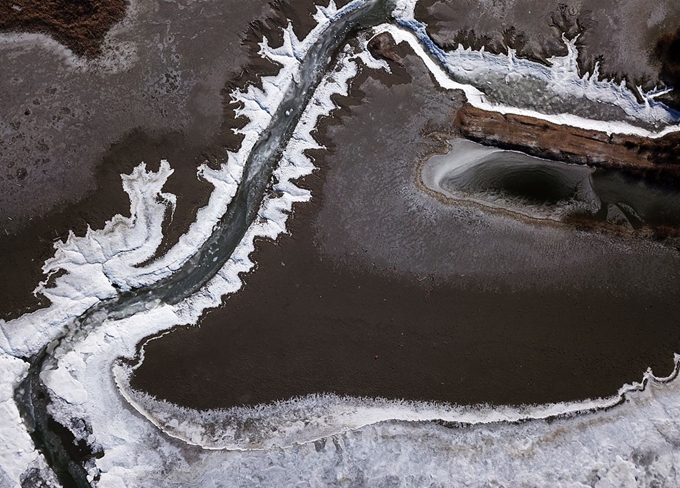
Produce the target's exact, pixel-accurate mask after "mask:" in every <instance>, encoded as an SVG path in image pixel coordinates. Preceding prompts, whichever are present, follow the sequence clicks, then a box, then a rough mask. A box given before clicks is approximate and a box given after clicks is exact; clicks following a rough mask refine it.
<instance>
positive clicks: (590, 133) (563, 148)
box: [454, 105, 680, 181]
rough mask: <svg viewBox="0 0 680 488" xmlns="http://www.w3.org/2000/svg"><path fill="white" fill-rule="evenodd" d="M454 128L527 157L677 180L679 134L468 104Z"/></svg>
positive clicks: (679, 172) (679, 169)
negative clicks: (567, 122)
mask: <svg viewBox="0 0 680 488" xmlns="http://www.w3.org/2000/svg"><path fill="white" fill-rule="evenodd" d="M454 126H455V128H456V129H457V131H458V132H459V133H460V134H461V135H462V136H464V137H466V138H468V139H471V140H474V141H477V142H481V143H484V144H487V145H492V146H497V147H500V148H503V149H515V150H520V151H523V152H525V153H527V154H531V155H533V156H538V157H542V158H546V159H553V160H559V161H565V162H567V163H574V164H589V165H593V166H599V167H603V168H609V169H618V170H623V171H626V172H629V173H633V174H636V175H638V176H644V177H647V178H653V179H663V180H669V181H670V180H675V181H680V133H675V134H669V135H667V136H664V137H661V138H658V139H649V138H644V137H639V136H632V135H620V134H612V135H611V136H609V135H607V134H606V133H604V132H598V131H594V130H585V129H579V128H575V127H568V126H564V125H559V124H554V123H550V122H546V121H544V120H540V119H535V118H532V117H526V116H522V115H503V114H500V113H497V112H490V111H485V110H481V109H478V108H475V107H472V106H471V105H466V106H465V107H463V109H461V110H460V111H459V112H458V113H457V115H456V117H455V120H454Z"/></svg>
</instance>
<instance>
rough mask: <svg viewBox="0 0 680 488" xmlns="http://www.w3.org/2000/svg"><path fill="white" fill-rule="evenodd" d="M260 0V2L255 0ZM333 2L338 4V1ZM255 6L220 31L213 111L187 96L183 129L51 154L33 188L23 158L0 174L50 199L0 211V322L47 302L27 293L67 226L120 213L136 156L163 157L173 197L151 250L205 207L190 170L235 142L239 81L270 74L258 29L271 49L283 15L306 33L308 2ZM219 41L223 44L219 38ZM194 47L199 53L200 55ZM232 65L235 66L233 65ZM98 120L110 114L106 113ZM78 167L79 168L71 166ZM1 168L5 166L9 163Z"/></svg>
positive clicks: (213, 162)
mask: <svg viewBox="0 0 680 488" xmlns="http://www.w3.org/2000/svg"><path fill="white" fill-rule="evenodd" d="M261 3H262V4H263V5H265V2H261ZM342 3H344V2H340V4H342ZM263 5H259V4H255V3H254V4H253V5H252V6H251V7H249V8H248V9H247V8H241V10H243V12H239V16H238V17H237V16H234V21H238V20H239V19H240V18H241V17H243V16H244V15H246V16H248V15H249V16H250V17H249V20H248V21H246V22H244V23H243V24H238V25H234V26H232V29H233V31H234V32H230V33H229V36H228V37H232V36H233V37H235V38H237V37H238V36H240V40H236V41H234V42H232V43H231V44H229V46H228V49H229V50H230V51H232V52H233V56H232V60H231V63H232V64H233V65H232V66H228V67H226V68H224V67H220V69H221V70H225V71H227V72H229V73H230V74H229V75H228V77H226V78H223V79H221V80H218V81H216V82H215V81H211V83H213V84H215V83H219V84H220V86H221V90H218V91H217V93H216V95H217V96H215V97H214V98H213V99H211V100H210V101H209V103H210V104H211V105H216V106H218V107H220V108H221V113H217V114H215V115H214V116H212V117H209V116H208V115H209V114H207V113H206V110H205V108H204V107H203V106H202V105H204V104H205V103H206V102H205V101H203V100H202V99H201V98H200V97H198V98H197V99H196V100H193V99H192V100H191V103H189V102H183V103H186V104H187V106H188V108H189V110H194V111H196V112H198V113H199V114H200V115H199V116H197V117H196V118H195V120H194V124H193V125H192V126H191V127H189V128H186V127H184V125H183V124H185V123H186V120H183V121H180V123H179V124H173V123H171V122H170V121H168V123H167V126H166V127H165V128H156V129H153V130H149V129H147V128H145V127H144V126H143V125H142V126H140V127H138V128H135V129H132V130H130V131H129V132H127V133H125V134H124V135H122V136H121V137H120V138H119V139H117V140H115V142H113V143H112V144H110V145H109V146H108V147H107V148H106V150H105V151H104V152H103V155H102V156H101V158H100V159H99V160H95V161H92V162H89V161H82V160H77V158H76V157H74V154H71V153H68V154H56V156H57V157H58V158H63V160H62V161H61V162H60V166H61V168H60V169H59V171H57V172H55V173H54V174H49V175H48V176H47V177H46V181H45V182H40V184H39V185H35V181H34V180H33V175H34V174H35V168H31V167H30V165H29V166H28V167H29V171H28V172H26V170H25V169H23V170H22V171H23V172H22V174H21V177H17V178H14V179H13V180H12V181H10V180H9V179H7V178H5V179H4V180H3V179H2V178H0V181H4V184H5V185H8V188H10V189H12V190H13V191H18V192H19V194H20V195H21V197H20V198H22V199H24V200H29V199H31V200H40V199H42V198H43V197H44V196H45V195H51V196H50V198H48V201H53V202H56V204H54V203H53V204H51V205H49V206H48V210H47V211H44V212H42V213H39V214H38V215H35V214H34V215H32V216H30V213H29V214H28V215H24V213H26V212H25V211H24V210H23V209H22V205H20V204H17V202H15V205H13V207H14V208H11V209H10V208H9V207H10V206H12V205H11V203H10V202H8V203H10V205H8V208H5V209H4V210H5V212H6V213H7V214H8V217H7V219H8V220H7V221H6V226H5V229H4V232H2V231H1V230H0V256H2V272H3V276H4V279H3V280H1V281H0V296H2V297H3V299H2V300H0V319H11V318H14V317H17V316H19V315H21V314H22V313H26V312H29V311H32V310H35V309H37V308H40V307H43V306H46V305H48V302H47V301H46V300H45V299H44V298H42V297H40V296H38V297H35V296H33V295H32V291H33V290H34V289H35V287H36V286H37V285H38V283H39V282H40V281H42V280H44V279H45V277H44V275H43V273H42V265H43V263H44V261H45V260H46V259H47V258H49V257H51V256H52V254H53V252H54V249H53V245H54V242H55V241H56V240H58V239H65V238H66V236H67V235H68V232H69V230H73V231H74V232H75V234H76V235H83V234H84V232H85V231H86V229H87V226H88V225H89V226H90V227H91V228H93V229H100V228H102V227H103V226H104V224H105V222H106V221H107V220H108V219H110V218H111V217H113V216H114V215H115V214H122V215H129V199H128V196H127V195H126V194H125V192H124V191H123V189H122V184H121V179H120V175H121V174H123V173H125V174H128V173H130V172H131V171H132V169H133V168H134V167H135V166H137V165H138V164H139V163H141V162H142V161H144V162H146V163H147V169H150V170H157V169H158V166H159V163H160V161H161V160H162V159H166V160H168V162H169V163H170V166H171V167H172V168H173V170H174V173H173V174H172V175H171V176H170V177H169V179H168V182H167V183H166V185H165V186H164V191H167V192H170V193H173V194H175V195H177V197H178V198H177V207H176V210H175V212H174V215H173V219H172V221H169V220H168V221H166V225H165V230H164V238H163V241H162V243H161V245H160V247H159V249H158V251H157V253H156V256H160V255H162V254H164V253H165V252H167V250H169V249H170V248H171V247H172V246H173V245H174V244H175V243H177V241H178V239H179V238H180V236H181V235H182V234H184V233H185V232H186V231H187V230H188V228H189V226H190V225H191V223H192V222H193V221H194V220H195V215H196V211H197V210H198V209H199V208H201V207H202V206H204V205H205V204H207V202H208V198H209V196H210V192H211V191H212V189H213V187H212V185H211V184H209V183H207V182H205V181H203V180H200V179H198V178H197V177H196V173H197V168H198V167H199V166H200V165H201V164H203V163H206V164H208V165H209V166H211V167H213V168H216V167H217V166H219V165H220V164H221V163H222V162H224V161H226V158H227V151H236V150H238V148H239V147H240V144H241V139H242V136H240V135H237V134H234V132H233V129H234V128H239V127H242V126H243V125H244V124H245V122H246V121H245V120H244V119H241V118H236V116H235V112H234V110H235V108H236V107H237V104H235V103H233V102H232V101H231V94H232V92H233V91H234V90H239V89H243V88H245V87H246V86H247V85H249V84H258V83H259V79H260V78H261V77H262V76H269V75H274V74H276V73H277V71H278V68H277V66H275V65H274V64H272V63H271V62H269V61H267V60H264V59H262V58H261V57H260V56H259V55H258V54H257V53H258V51H259V43H260V42H261V41H262V38H263V36H267V37H268V38H269V39H270V43H271V44H272V45H273V46H276V45H279V44H280V43H281V42H282V37H281V29H282V28H283V27H285V26H286V25H287V19H289V18H290V19H293V20H294V21H295V22H296V25H299V28H298V31H299V32H298V34H299V35H303V34H306V33H307V32H308V31H309V30H310V28H311V25H312V19H311V16H310V12H312V9H311V5H312V2H311V1H307V0H303V1H296V2H293V5H290V4H288V3H284V2H278V3H274V4H272V6H271V7H270V8H264V7H263ZM221 14H224V12H221ZM74 15H75V14H74ZM241 20H242V19H241ZM211 22H213V21H212V20H210V19H209V18H208V20H206V21H205V23H206V24H208V25H210V23H211ZM248 22H250V23H249V24H248ZM221 28H227V24H223V25H222V26H221ZM228 37H227V38H228ZM220 41H221V42H224V40H223V39H220ZM184 49H191V47H190V46H189V47H184ZM203 54H205V53H203V52H202V55H203ZM201 59H202V58H201ZM206 64H207V66H204V68H210V65H209V64H208V63H207V62H206ZM239 65H241V66H242V67H241V68H239ZM214 71H216V68H214V67H213V68H210V76H213V72H214ZM45 75H47V78H46V79H45V80H44V85H43V86H41V87H40V89H45V88H46V87H47V85H48V83H49V82H52V81H54V80H51V79H48V78H49V75H48V74H47V73H45ZM97 81H98V82H100V83H101V86H102V87H104V89H105V88H106V87H107V86H108V85H107V83H116V82H115V77H114V78H113V79H112V80H111V81H108V80H104V81H102V80H101V79H98V80H97ZM34 83H35V84H36V85H37V86H40V83H39V77H36V80H34ZM129 88H130V90H131V91H132V92H137V91H143V90H144V88H145V87H143V86H137V85H134V86H132V85H131V86H130V87H129ZM50 90H51V89H50ZM55 91H57V90H56V89H55ZM104 91H106V90H104ZM206 91H207V90H206V88H205V87H201V92H202V93H201V97H203V96H205V92H206ZM142 98H144V99H145V102H144V104H143V105H144V106H145V107H147V106H153V104H154V103H158V104H159V105H161V104H162V103H164V102H166V101H167V100H165V98H164V97H162V96H158V94H156V95H154V96H153V97H151V99H148V98H147V97H146V96H145V95H142ZM194 98H196V97H194ZM192 105H195V106H192ZM36 107H38V108H39V104H38V105H36V106H32V108H33V110H27V112H36ZM129 109H130V107H127V106H126V100H125V99H122V100H121V101H120V103H118V104H117V105H115V109H114V110H115V111H120V113H125V112H127V111H128V110H129ZM138 110H139V106H137V107H133V113H135V114H138ZM91 111H94V108H90V110H89V111H88V112H87V117H90V113H91ZM83 112H84V111H83V110H78V111H71V112H70V113H71V117H67V118H66V119H65V121H64V123H67V124H75V125H78V126H80V127H82V120H80V118H81V117H84V116H85V113H83ZM31 116H36V114H33V113H31ZM105 117H106V118H107V119H109V118H111V117H110V114H109V113H107V114H106V115H105ZM52 120H54V117H52ZM14 126H15V127H17V128H19V127H21V125H20V124H14ZM104 126H105V129H106V131H111V132H112V133H116V132H117V131H118V130H119V127H117V126H115V122H114V121H113V119H112V120H111V122H110V123H109V125H107V124H104ZM18 130H19V129H18ZM21 130H23V129H21ZM197 134H200V137H197ZM19 136H20V138H21V139H28V138H29V137H30V139H31V140H33V136H30V135H28V134H26V135H24V134H22V133H20V132H19V133H18V136H17V137H19ZM81 137H82V138H83V139H82V140H79V141H72V142H75V143H76V145H77V146H87V145H88V144H92V145H93V148H92V152H95V153H96V152H97V150H98V148H97V147H96V146H97V144H98V142H99V141H98V140H96V139H94V140H92V139H87V140H86V139H85V137H86V134H84V133H81ZM59 143H60V141H56V140H55V141H54V145H55V146H57V145H58V144H59ZM31 151H33V152H35V153H36V154H40V151H41V144H38V145H37V146H34V147H31V148H30V150H29V148H28V147H27V151H26V152H28V153H29V154H28V155H27V156H22V157H25V159H26V160H29V161H30V160H31V159H32V157H33V156H34V154H30V152H31ZM48 159H49V158H48ZM45 160H46V161H47V159H45ZM19 163H20V164H19V165H18V167H19V169H20V170H21V169H22V168H23V167H24V165H26V162H24V161H19ZM47 163H49V164H50V165H52V166H53V165H54V163H55V162H54V161H52V162H50V161H47ZM47 163H46V164H47ZM78 165H82V167H80V168H79V167H78ZM43 168H45V166H43ZM11 169H12V171H14V170H15V169H16V168H11ZM49 171H51V169H50V170H49ZM44 172H45V171H44V170H43V173H44ZM88 172H91V173H93V174H94V176H93V178H92V179H93V180H94V184H93V185H92V186H91V187H90V188H83V185H81V184H80V183H81V181H78V182H77V183H76V184H73V179H69V175H70V174H71V175H73V174H74V173H79V174H83V173H88ZM26 173H27V175H26ZM19 203H20V202H19ZM27 203H31V202H27ZM10 215H11V217H10ZM18 222H20V223H18ZM152 259H153V258H152ZM141 264H145V263H141Z"/></svg>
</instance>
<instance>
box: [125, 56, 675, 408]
mask: <svg viewBox="0 0 680 488" xmlns="http://www.w3.org/2000/svg"><path fill="white" fill-rule="evenodd" d="M401 62H402V63H403V64H404V66H406V68H403V67H399V66H397V65H396V63H393V68H395V73H397V75H396V76H401V78H400V79H395V76H388V77H386V78H382V79H383V81H386V82H388V83H389V84H390V87H389V88H388V87H386V86H385V85H383V84H382V83H378V82H376V81H374V80H373V79H368V80H365V81H364V82H363V83H362V82H361V81H358V82H356V83H354V84H353V88H352V96H351V97H350V99H349V100H347V99H346V100H345V103H344V105H345V108H344V109H343V110H342V111H340V112H339V113H340V115H341V116H342V119H341V120H342V123H343V125H342V126H336V125H334V123H337V121H338V120H337V119H336V120H334V121H330V122H331V123H328V122H329V121H327V124H326V125H324V127H322V128H321V129H320V130H319V134H321V135H322V136H324V143H325V144H326V146H327V147H329V148H331V149H330V151H331V153H330V154H329V155H326V156H324V157H323V158H322V160H319V161H317V162H318V163H319V164H320V165H321V169H320V170H319V171H318V172H316V173H315V174H313V175H311V176H309V177H306V178H305V179H304V182H303V186H305V187H308V188H310V189H311V190H312V193H313V195H314V197H313V200H312V201H311V202H310V203H305V204H301V205H298V206H296V208H295V214H294V215H293V216H292V217H291V218H290V220H289V222H288V228H289V230H290V233H291V235H289V236H285V237H283V238H281V239H279V241H278V242H269V241H259V242H257V245H256V251H255V252H254V254H253V255H252V258H253V259H254V260H255V261H256V262H257V263H258V266H257V268H258V269H257V271H255V272H253V273H250V274H248V275H247V276H246V277H245V285H244V288H243V289H242V290H241V291H240V292H238V293H237V294H235V295H233V296H230V297H228V298H227V299H226V301H225V303H224V305H223V306H222V307H221V308H219V309H216V310H212V311H210V312H208V313H207V314H205V316H204V317H203V318H202V320H201V322H200V324H199V325H200V327H198V328H193V327H187V328H182V329H178V330H175V331H174V332H173V333H171V334H167V335H165V336H163V337H161V338H159V339H157V340H154V341H151V342H149V343H148V344H147V346H146V352H145V360H144V363H143V364H142V365H141V366H140V368H139V369H138V370H136V373H135V376H134V377H133V379H132V386H133V387H134V388H136V389H139V390H143V391H146V392H148V393H150V394H152V395H155V396H157V397H159V398H162V399H166V400H169V401H171V402H173V403H177V404H179V405H182V406H186V407H193V408H199V409H207V408H218V407H231V406H236V405H244V404H245V405H254V404H258V403H268V402H272V401H275V400H282V399H288V398H291V397H295V396H298V395H305V394H312V393H323V392H328V393H336V394H340V395H352V396H369V397H386V398H406V399H411V400H433V401H443V402H451V403H458V404H473V403H479V402H489V403H493V404H520V403H543V402H553V401H562V400H574V399H581V398H586V397H597V396H603V395H612V394H615V393H616V391H617V390H618V388H619V387H620V386H621V384H623V383H624V382H630V381H634V380H639V379H640V377H641V374H642V372H643V371H644V370H645V369H646V368H647V367H649V366H651V367H653V368H654V370H655V372H656V373H657V374H664V373H668V372H670V370H671V369H672V367H673V361H672V358H673V352H674V351H676V350H677V349H678V345H679V344H678V337H677V330H676V325H675V321H674V320H673V318H674V317H677V316H678V313H680V308H679V306H678V305H677V300H676V299H675V291H673V290H675V288H676V285H677V284H672V283H668V282H665V286H666V287H667V288H666V289H663V288H659V289H655V290H654V291H653V292H652V291H650V292H648V293H639V294H637V295H631V294H630V292H627V291H626V290H627V288H626V286H627V284H629V283H626V282H622V283H621V286H622V289H623V291H620V292H617V291H615V288H616V287H617V280H621V279H625V278H623V275H625V273H626V272H627V270H626V269H623V270H622V269H621V268H620V266H619V267H617V265H616V264H615V263H614V264H611V263H610V264H604V265H603V266H604V268H605V269H590V270H588V269H587V268H589V267H588V266H587V264H585V265H583V266H581V265H576V266H575V267H576V268H579V269H580V268H584V270H585V271H584V273H586V272H588V271H589V272H590V276H586V277H585V278H584V277H581V279H582V280H586V281H587V283H583V282H579V281H578V280H577V279H576V278H573V277H572V274H573V272H572V270H566V272H558V273H553V274H548V275H546V274H545V273H543V272H541V271H540V269H539V270H538V272H537V274H538V275H541V276H542V278H541V279H540V280H539V279H537V280H536V281H535V283H538V282H539V281H543V282H546V283H547V282H549V283H551V284H550V285H547V286H545V287H541V286H540V285H537V284H535V285H531V282H532V281H531V280H532V279H533V278H531V273H532V270H531V269H530V268H532V266H525V271H522V272H520V273H519V274H518V275H517V276H515V277H511V278H510V279H509V280H506V281H505V282H504V284H501V283H499V282H496V281H494V278H493V277H490V276H489V275H488V274H487V273H488V271H490V270H492V269H494V268H495V269H496V276H500V275H502V274H503V272H504V271H503V270H502V269H500V268H502V267H503V266H502V265H500V266H496V265H495V264H494V263H491V262H489V263H488V264H487V263H481V264H479V266H481V267H482V268H483V269H482V270H480V271H479V272H477V273H476V274H475V272H473V273H472V275H473V277H472V278H471V279H467V278H464V276H465V275H464V274H463V275H460V274H458V275H456V274H455V273H452V272H449V271H448V269H447V268H446V261H447V260H452V259H453V260H455V259H456V258H455V256H454V254H453V253H457V254H459V255H462V256H463V259H464V260H465V261H469V262H473V261H476V260H477V256H476V255H475V256H474V257H473V253H476V250H475V249H474V248H475V245H476V244H474V242H473V240H472V237H468V239H470V240H468V241H467V243H466V244H460V242H464V243H465V239H466V238H465V237H460V236H457V232H458V230H457V229H456V228H455V226H456V225H463V226H467V225H470V226H472V228H474V229H477V230H476V231H475V232H486V231H484V230H479V227H476V226H477V224H476V223H475V222H464V223H463V224H461V223H460V222H459V221H458V220H457V219H459V217H455V216H454V217H452V216H451V215H450V214H448V213H446V212H448V210H446V209H444V208H442V209H440V210H437V211H441V212H442V213H441V214H439V217H431V218H432V219H435V220H436V219H440V220H441V222H439V224H438V225H437V226H435V227H431V226H430V227H428V226H429V225H430V223H429V221H428V219H427V218H423V216H422V215H419V214H418V211H417V208H416V209H415V211H414V207H413V205H414V201H409V197H408V195H409V193H408V192H409V191H410V190H408V188H411V187H414V186H415V181H414V180H415V169H416V166H417V160H418V158H419V157H422V156H423V155H425V154H426V153H430V152H432V151H433V150H434V149H435V147H438V146H437V144H436V142H434V141H433V139H431V138H430V137H428V136H427V133H428V132H434V131H437V130H441V129H442V125H443V124H446V121H447V120H450V118H449V113H450V110H456V109H457V108H458V107H460V106H461V105H462V104H463V100H462V98H461V97H457V98H456V97H454V98H456V100H455V101H453V102H452V101H451V94H450V93H448V92H444V91H442V90H438V89H437V88H436V87H434V86H433V85H432V82H431V81H428V80H429V76H428V74H427V73H426V71H425V70H424V68H423V67H422V65H421V64H420V62H419V61H418V60H414V58H413V57H406V58H405V59H402V60H401ZM399 70H401V71H399ZM411 77H413V81H414V82H413V83H412V84H409V83H407V81H409V80H410V79H411ZM360 101H361V104H360V105H359V102H360ZM430 110H433V111H438V112H432V113H430V112H429V111H430ZM346 115H348V116H346ZM438 124H439V125H438ZM394 134H399V137H398V138H395V137H394ZM400 156H401V157H403V158H404V160H403V161H398V159H395V158H398V157H400ZM369 181H370V182H371V184H370V185H369V184H368V183H367V182H369ZM386 183H387V184H386ZM395 195H396V196H395ZM392 197H393V199H392V200H391V198H392ZM414 198H415V197H414ZM418 198H420V197H418ZM422 198H426V197H425V196H423V197H422ZM394 202H400V203H398V204H396V205H393V203H394ZM433 202H434V200H433V199H432V200H430V201H428V203H427V205H435V204H434V203H433ZM376 210H377V211H376ZM354 211H356V212H359V213H356V214H353V213H352V212H354ZM475 218H477V219H482V218H481V217H480V216H479V214H476V217H475ZM463 219H464V220H466V221H467V219H468V218H466V217H464V218H463ZM482 220H483V219H482ZM367 221H370V222H369V223H366V222H367ZM447 222H448V224H447ZM421 224H422V226H423V227H418V225H421ZM449 224H451V225H453V227H454V228H453V229H449V228H448V226H449ZM513 225H514V224H513ZM466 228H467V227H464V228H463V229H462V230H461V231H460V232H461V233H465V232H467V231H466V230H465V229H466ZM482 229H483V228H482ZM527 229H528V230H527ZM513 232H514V231H513ZM521 232H526V234H527V236H529V237H527V238H528V239H529V241H528V243H527V244H526V245H528V246H531V245H532V244H533V245H534V246H540V242H539V241H540V239H542V238H544V237H540V236H539V235H538V234H540V235H543V236H545V235H547V233H548V232H550V231H549V230H545V229H533V228H531V227H528V226H527V227H522V230H521ZM534 232H536V233H538V234H537V235H534V236H533V237H531V236H532V235H533V233H534ZM565 232H567V231H565ZM564 235H565V236H566V235H571V234H564ZM357 236H358V237H357ZM434 236H439V238H438V239H436V242H433V241H432V240H431V239H432V238H433V237H434ZM421 237H422V239H423V240H422V242H421V241H418V239H420V238H421ZM409 239H411V240H409ZM456 239H462V241H461V240H459V241H458V242H457V241H456ZM513 239H514V240H513ZM520 239H521V237H520V236H519V235H514V237H510V236H505V237H503V238H502V239H501V241H502V242H505V243H506V247H507V248H508V249H510V248H513V246H514V245H518V246H519V252H520V253H526V252H527V248H522V245H523V244H521V243H519V240H520ZM555 239H556V240H555V242H552V243H549V244H550V246H548V248H547V249H545V250H543V251H541V253H545V254H542V255H543V258H542V259H544V260H545V262H546V263H549V262H552V261H555V262H557V261H558V260H560V259H570V258H568V257H567V258H564V256H563V255H562V253H564V252H566V251H564V250H561V249H560V246H563V245H565V244H564V243H563V242H562V241H563V240H564V239H563V237H560V236H557V237H556V238H555ZM482 240H483V241H488V240H489V239H487V238H482ZM532 240H533V242H532ZM428 242H429V243H430V245H428ZM558 242H559V244H558ZM338 246H339V247H340V251H337V249H336V250H334V248H337V247H338ZM395 246H396V247H395ZM437 246H440V247H441V246H444V247H446V246H448V247H447V249H448V251H447V252H448V254H447V252H443V251H442V250H441V249H437ZM493 252H494V253H496V254H501V258H500V259H504V256H505V254H504V253H508V256H513V252H514V251H512V249H510V251H509V252H508V251H507V250H506V251H504V250H503V249H501V248H496V249H495V250H493ZM532 252H533V251H532ZM536 252H538V251H536ZM402 258H404V259H402ZM428 259H434V260H435V261H436V262H434V264H433V267H432V268H431V271H430V272H428V271H427V270H425V271H422V270H416V267H417V266H418V265H420V264H419V263H424V265H427V264H428ZM513 259H518V258H517V257H516V256H514V258H513ZM580 259H585V258H583V257H579V260H580ZM385 263H387V264H385ZM430 264H431V263H430ZM520 264H521V263H520ZM402 266H406V267H407V268H408V269H407V270H406V271H403V270H402V269H401V268H400V267H402ZM631 266H634V264H631ZM650 266H652V264H650ZM487 267H488V268H489V270H486V268H487ZM485 270H486V271H485ZM619 274H621V276H619ZM660 279H662V280H665V279H666V278H665V277H664V278H660ZM570 280H573V281H570ZM588 280H589V281H588ZM513 281H518V282H520V283H524V284H523V285H522V286H519V287H517V286H513V284H512V282H513ZM560 287H561V288H560Z"/></svg>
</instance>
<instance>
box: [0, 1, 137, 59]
mask: <svg viewBox="0 0 680 488" xmlns="http://www.w3.org/2000/svg"><path fill="white" fill-rule="evenodd" d="M126 8H127V0H77V1H74V0H40V1H29V0H5V1H4V2H0V31H4V32H40V33H44V34H48V35H50V36H51V37H53V38H54V39H56V40H57V41H59V42H60V43H62V44H64V45H65V46H66V47H68V48H69V49H70V50H72V51H73V52H74V53H75V54H77V55H78V56H86V57H94V56H97V55H99V54H100V53H101V49H102V42H103V40H104V37H105V36H106V33H107V32H108V31H109V29H111V27H112V26H113V25H114V24H116V23H117V22H120V21H121V20H122V19H123V17H125V10H126Z"/></svg>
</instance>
